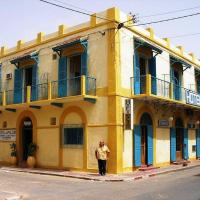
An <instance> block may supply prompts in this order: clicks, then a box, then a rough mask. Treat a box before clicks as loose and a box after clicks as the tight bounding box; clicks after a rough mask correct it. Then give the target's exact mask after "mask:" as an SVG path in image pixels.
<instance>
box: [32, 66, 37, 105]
mask: <svg viewBox="0 0 200 200" xmlns="http://www.w3.org/2000/svg"><path fill="white" fill-rule="evenodd" d="M37 84H38V63H35V64H34V65H33V66H32V87H31V100H32V101H36V100H38V89H37Z"/></svg>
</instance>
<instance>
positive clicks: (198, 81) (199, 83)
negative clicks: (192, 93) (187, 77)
mask: <svg viewBox="0 0 200 200" xmlns="http://www.w3.org/2000/svg"><path fill="white" fill-rule="evenodd" d="M197 92H198V93H199V94H200V80H197Z"/></svg>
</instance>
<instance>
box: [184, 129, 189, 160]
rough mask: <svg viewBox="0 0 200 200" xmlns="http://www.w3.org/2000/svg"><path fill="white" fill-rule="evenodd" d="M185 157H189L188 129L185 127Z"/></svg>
mask: <svg viewBox="0 0 200 200" xmlns="http://www.w3.org/2000/svg"><path fill="white" fill-rule="evenodd" d="M183 159H185V160H187V159H188V129H187V128H184V137H183Z"/></svg>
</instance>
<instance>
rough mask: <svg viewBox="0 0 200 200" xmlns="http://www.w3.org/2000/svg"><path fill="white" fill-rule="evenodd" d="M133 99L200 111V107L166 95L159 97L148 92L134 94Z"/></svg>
mask: <svg viewBox="0 0 200 200" xmlns="http://www.w3.org/2000/svg"><path fill="white" fill-rule="evenodd" d="M131 98H132V99H137V100H142V101H147V102H152V103H156V104H160V105H168V106H172V107H176V108H182V109H192V110H194V111H199V110H200V107H198V106H194V105H190V104H186V103H185V102H182V101H178V100H174V99H168V98H164V97H159V96H157V95H153V94H151V95H147V94H140V95H132V96H131Z"/></svg>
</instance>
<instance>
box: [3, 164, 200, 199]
mask: <svg viewBox="0 0 200 200" xmlns="http://www.w3.org/2000/svg"><path fill="white" fill-rule="evenodd" d="M4 194H10V195H13V196H14V195H23V197H24V199H27V200H32V199H38V200H39V199H40V200H47V199H48V200H53V199H56V200H58V199H59V200H62V199H67V200H68V199H69V200H71V199H73V200H75V199H81V200H86V199H87V200H90V199H91V200H93V199H96V200H98V199H101V200H102V199H103V200H107V199H108V200H111V199H115V200H117V199H119V200H125V199H126V200H129V199H130V200H133V199H134V200H151V199H153V200H160V199H161V200H162V199H167V200H168V199H170V200H179V199H180V200H200V167H196V168H193V169H188V170H186V171H179V172H176V173H171V174H166V175H160V176H157V177H152V178H148V179H143V180H137V181H129V182H94V181H87V180H79V179H70V178H64V177H55V176H46V175H45V176H44V175H37V174H29V173H18V172H6V171H1V170H0V197H1V195H4ZM0 199H1V198H0Z"/></svg>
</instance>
